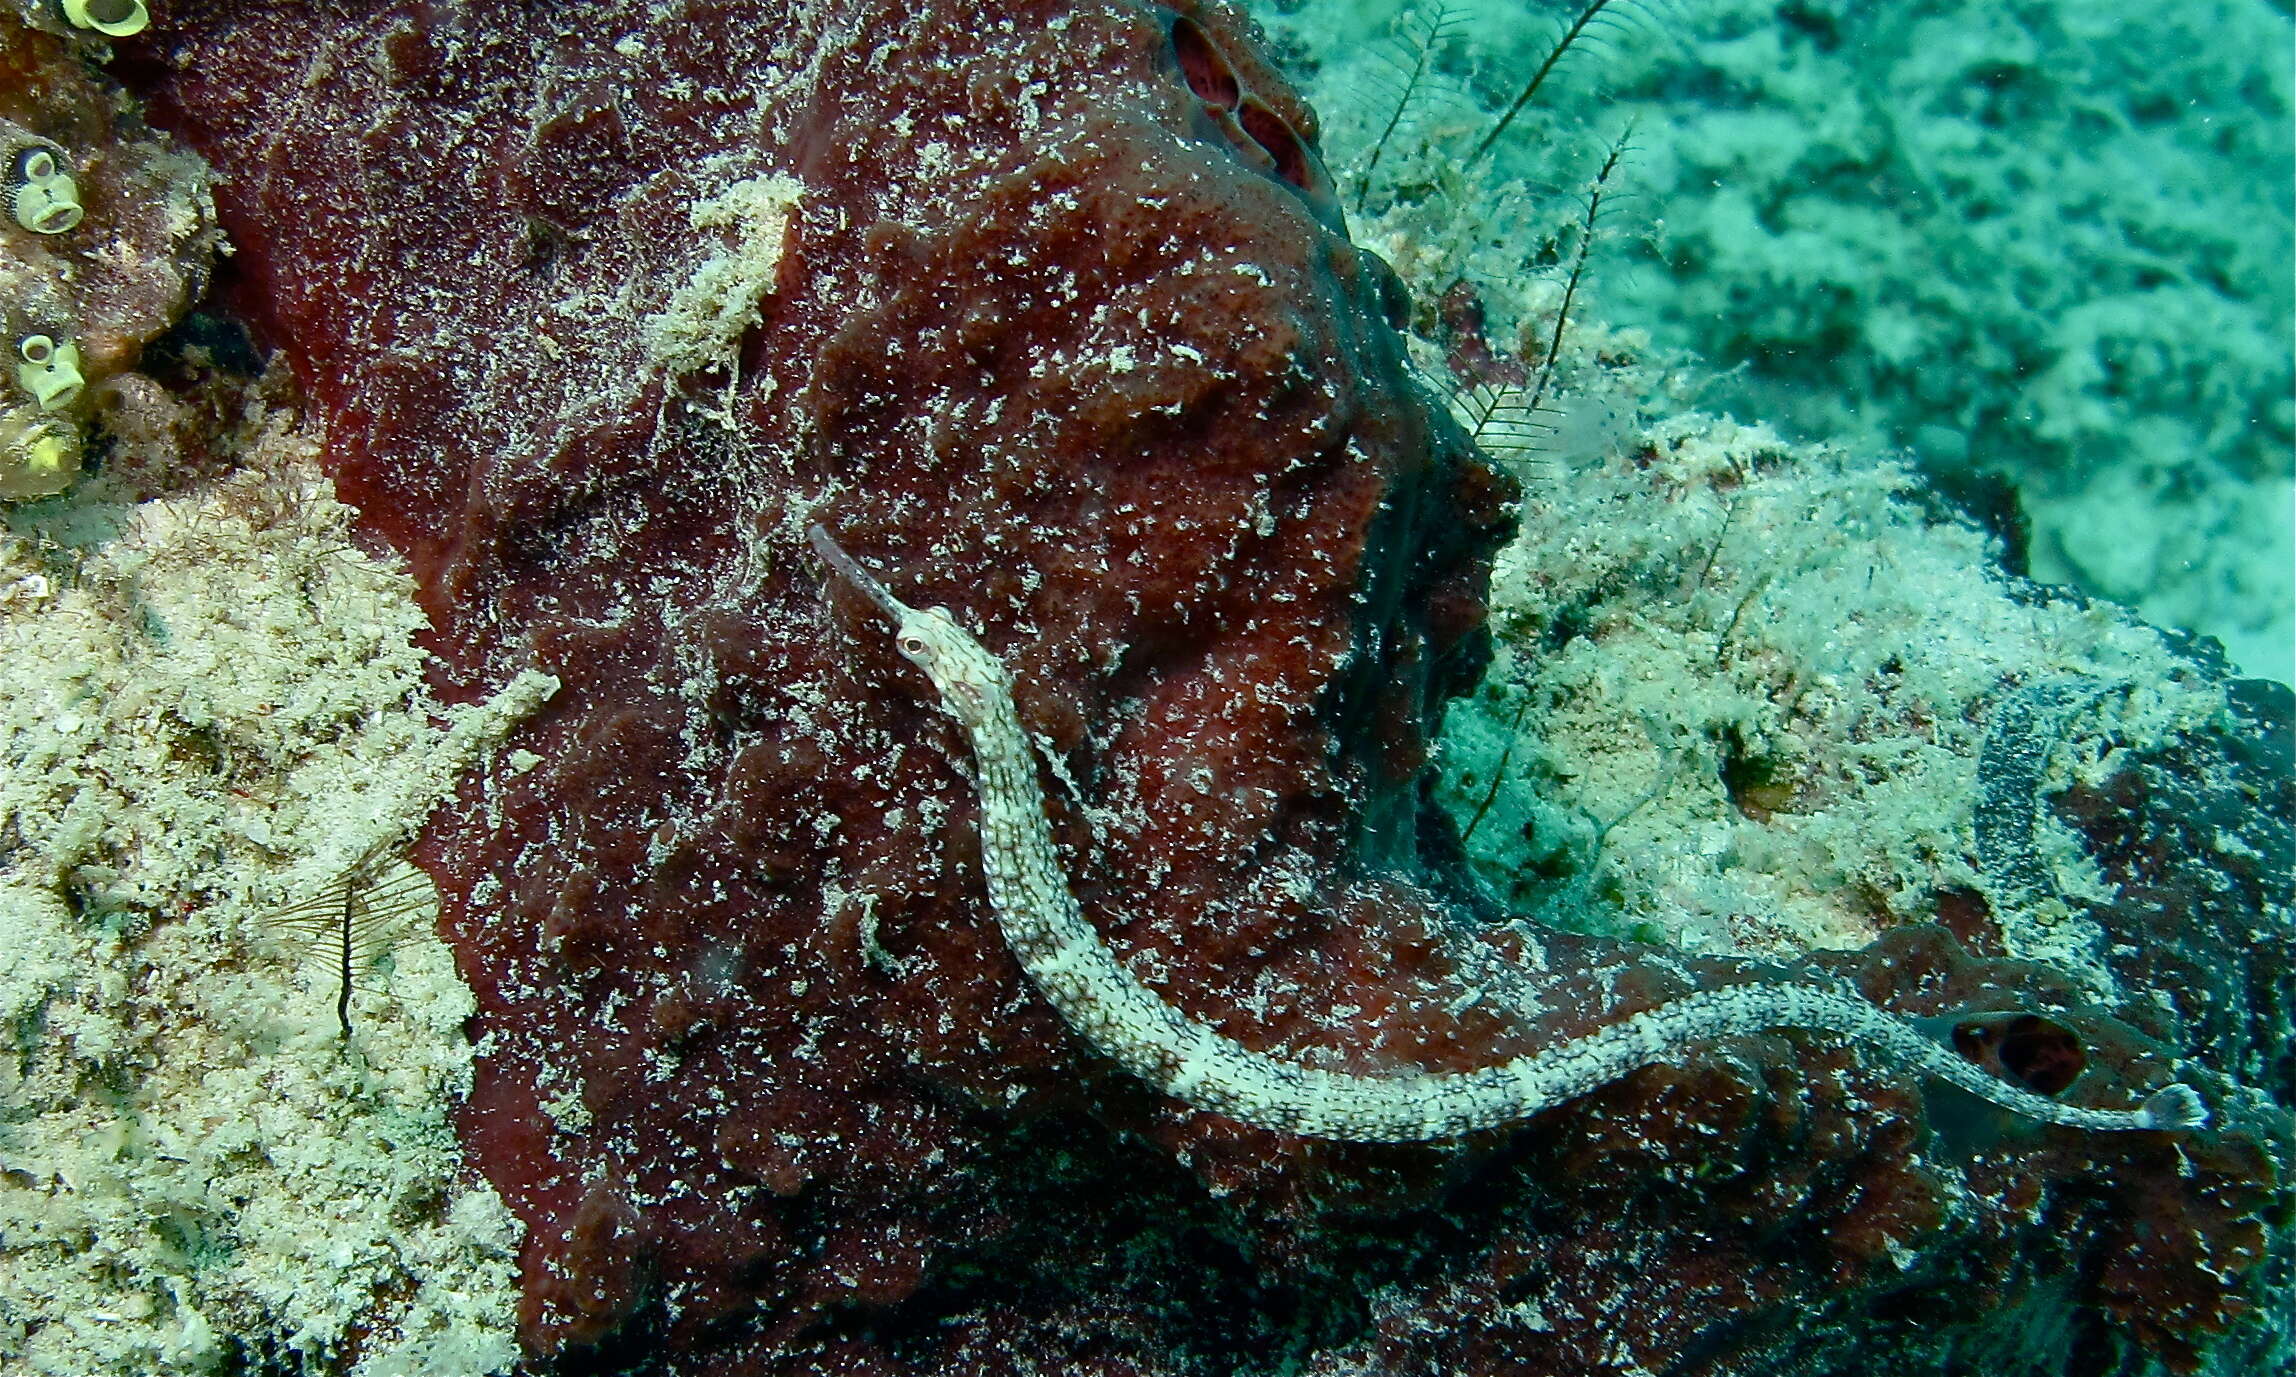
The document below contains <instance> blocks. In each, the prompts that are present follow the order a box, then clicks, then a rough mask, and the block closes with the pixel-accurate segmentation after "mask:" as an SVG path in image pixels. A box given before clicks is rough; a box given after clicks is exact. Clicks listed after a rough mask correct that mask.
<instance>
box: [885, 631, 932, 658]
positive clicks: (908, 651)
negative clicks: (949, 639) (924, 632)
mask: <svg viewBox="0 0 2296 1377" xmlns="http://www.w3.org/2000/svg"><path fill="white" fill-rule="evenodd" d="M894 644H895V645H897V646H899V647H900V649H901V653H902V654H903V655H906V656H908V657H909V658H910V659H912V660H922V659H924V658H925V657H926V656H927V655H929V654H931V653H932V650H933V647H932V645H931V643H930V642H928V641H926V639H925V638H924V637H922V636H920V635H918V634H917V633H916V632H914V631H910V632H904V633H903V634H902V635H901V637H900V638H899V639H898V640H896V641H894Z"/></svg>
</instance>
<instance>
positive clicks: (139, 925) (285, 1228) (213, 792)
mask: <svg viewBox="0 0 2296 1377" xmlns="http://www.w3.org/2000/svg"><path fill="white" fill-rule="evenodd" d="M247 438H248V443H247V445H246V452H245V454H244V459H245V467H243V468H241V469H239V470H236V471H233V472H231V473H229V474H227V475H226V476H224V477H222V478H219V479H215V480H212V481H208V482H205V483H203V484H201V485H200V486H198V487H196V488H194V489H192V490H190V491H189V492H186V493H184V494H182V495H180V496H176V497H172V498H168V499H159V500H152V501H146V502H142V503H138V504H119V503H105V502H102V501H100V500H87V499H85V498H83V499H81V500H78V501H74V500H72V499H58V500H56V501H53V502H50V503H45V504H40V505H38V506H34V507H29V508H20V509H17V510H16V511H14V512H12V513H10V514H9V524H8V527H7V529H6V531H5V533H4V534H0V644H4V647H5V651H4V653H5V659H4V664H5V667H6V675H7V685H6V692H5V696H4V698H0V740H4V741H5V744H6V773H5V776H4V777H0V805H4V807H0V829H4V830H0V1020H5V1023H4V1027H5V1031H6V1035H7V1037H8V1038H9V1045H8V1047H7V1048H6V1056H5V1058H4V1059H0V1367H4V1368H5V1369H6V1370H8V1371H10V1372H27V1373H56V1374H73V1375H74V1377H93V1374H104V1373H120V1374H155V1373H178V1372H182V1373H193V1372H211V1371H230V1370H242V1369H243V1368H245V1367H248V1366H255V1367H261V1368H263V1369H264V1370H276V1371H314V1372H337V1371H340V1372H355V1373H360V1374H369V1375H370V1377H382V1375H383V1374H399V1373H403V1374H418V1373H419V1374H476V1373H483V1372H488V1371H495V1370H499V1369H502V1368H504V1367H507V1365H508V1364H509V1363H510V1362H511V1361H512V1360H513V1359H514V1358H515V1356H516V1349H515V1346H514V1340H513V1338H512V1333H513V1320H514V1316H513V1309H514V1305H515V1291H514V1287H513V1276H512V1267H511V1254H512V1251H513V1250H514V1248H515V1246H516V1243H517V1241H518V1232H517V1225H516V1224H515V1222H514V1221H513V1220H512V1218H511V1217H510V1215H509V1213H508V1212H507V1211H506V1210H505V1209H504V1207H503V1205H502V1203H501V1202H500V1200H499V1199H497V1198H496V1196H495V1195H494V1194H493V1192H492V1190H491V1189H489V1188H488V1187H487V1186H486V1185H485V1184H484V1183H483V1182H481V1181H479V1180H478V1179H477V1178H476V1177H475V1176H474V1175H473V1174H472V1173H470V1172H469V1171H468V1170H467V1169H466V1168H465V1167H464V1166H463V1165H462V1161H461V1157H460V1154H459V1151H458V1148H457V1145H456V1142H455V1138H454V1134H453V1130H452V1127H451V1125H450V1124H449V1121H448V1113H449V1110H450V1108H451V1105H452V1103H453V1101H454V1100H455V1099H456V1098H457V1097H458V1096H459V1095H461V1094H463V1093H464V1092H465V1091H467V1089H468V1086H469V1083H470V1076H471V1059H472V1048H471V1046H470V1044H469V1043H468V1042H467V1041H466V1039H465V1038H464V1036H463V1032H462V1027H463V1022H464V1020H465V1019H466V1018H468V1017H469V1016H470V1014H471V1013H472V1012H473V1009H474V1004H473V1000H472V997H471V995H470V992H469V991H468V990H467V989H466V988H465V987H464V986H463V985H462V984H461V982H460V981H459V980H458V979H457V977H456V975H455V971H454V968H453V963H452V960H451V958H450V955H449V953H448V951H447V949H446V948H445V947H444V946H443V945H442V944H441V943H440V942H439V941H438V940H437V938H436V937H435V936H434V935H432V933H431V930H430V924H429V922H428V921H427V920H428V917H429V915H428V914H427V913H416V914H414V915H411V917H410V921H409V922H408V923H407V924H406V926H405V931H404V934H403V938H402V940H399V941H397V942H395V943H394V944H393V945H392V946H391V947H390V949H389V952H388V954H387V956H385V957H384V958H383V959H382V960H381V961H380V962H378V963H377V964H376V965H375V966H374V967H373V968H371V969H368V970H365V971H363V972H362V973H361V975H360V978H359V986H360V988H359V990H358V992H357V995H356V997H355V1000H354V1003H353V1006H352V1018H353V1024H354V1031H353V1033H352V1036H351V1037H350V1038H349V1040H348V1041H347V1042H346V1041H345V1040H344V1039H343V1037H342V1036H341V1033H340V1030H339V1028H338V1025H337V1022H336V1013H335V998H336V993H337V989H336V982H335V972H334V971H333V970H332V969H330V968H329V967H327V966H326V965H325V963H324V962H322V961H319V960H314V959H311V958H312V956H313V953H311V952H310V951H309V950H307V949H306V948H304V947H303V946H302V945H301V944H300V942H299V939H297V938H296V937H295V936H294V935H293V934H286V933H282V932H280V931H278V930H276V928H275V926H274V925H272V924H269V923H267V922H266V915H268V914H271V913H273V912H275V911H276V910H278V909H280V908H282V907H285V906H287V905H291V904H294V903H297V902H299V901H303V900H308V899H309V898H310V897H312V896H313V895H317V894H322V893H324V892H325V891H326V890H327V887H328V886H329V885H330V884H332V883H333V882H334V881H335V880H336V879H337V877H339V876H340V875H341V874H342V873H343V871H344V870H345V869H346V868H347V867H348V866H350V865H351V864H353V863H354V862H355V861H356V860H357V859H358V858H360V857H361V856H363V855H366V854H368V853H370V852H373V851H376V850H377V849H382V850H385V851H387V849H388V848H390V847H392V846H395V845H397V844H398V843H399V842H400V841H401V840H402V839H403V838H405V837H407V836H409V835H411V833H412V831H413V829H414V828H415V827H417V826H418V825H419V824H420V822H421V819H422V817H423V816H424V814H425V813H426V812H427V811H428V810H429V808H430V806H431V805H432V804H433V803H434V802H435V801H436V800H437V799H438V798H439V797H440V796H441V794H442V793H443V792H445V791H446V790H447V789H450V788H451V787H452V785H453V782H454V781H455V779H456V778H457V777H459V776H460V774H461V773H462V772H463V771H464V770H466V769H467V768H468V767H469V765H470V764H471V763H472V761H473V760H474V759H475V758H476V757H477V755H478V754H479V753H480V752H481V751H483V750H484V749H486V748H487V747H488V746H489V745H491V743H492V742H493V741H494V740H497V739H499V737H500V735H501V734H502V732H503V731H505V730H507V728H508V726H509V725H510V724H511V723H513V722H514V721H515V720H516V719H517V717H518V716H520V715H522V714H523V713H524V712H526V711H529V710H531V708H532V707H533V706H534V705H535V704H536V703H538V702H539V701H540V700H541V698H542V697H544V696H546V694H547V692H548V690H549V689H550V687H551V685H550V683H549V681H547V680H545V679H541V678H540V676H528V677H526V678H524V679H522V680H520V681H519V682H517V683H515V684H514V685H512V686H511V689H510V690H509V691H506V693H505V694H504V695H502V696H501V697H500V698H498V699H497V700H496V701H495V702H493V703H490V704H486V705H482V706H480V707H477V708H474V709H469V710H464V711H461V712H458V713H451V714H449V713H443V712H441V711H440V710H439V709H438V708H437V707H436V705H435V704H432V703H430V702H429V701H428V700H427V699H426V697H425V695H424V692H423V688H422V679H421V666H422V655H421V652H419V651H418V650H417V649H416V648H415V647H414V646H413V644H412V642H411V638H412V637H413V636H414V634H415V633H416V632H417V631H418V630H420V629H421V628H422V625H423V621H422V616H421V613H420V612H418V611H417V610H416V609H415V608H414V606H413V604H412V602H411V600H410V597H409V592H410V584H409V581H408V580H407V578H406V577H405V575H404V574H403V573H401V572H399V571H398V570H397V569H395V568H393V567H391V566H389V565H386V564H384V563H380V562H378V561H376V560H373V559H371V558H369V557H368V556H366V555H364V554H362V553H360V552H359V551H358V550H356V549H355V548H353V546H352V544H351V542H350V540H349V537H348V534H347V530H348V521H349V517H350V512H349V510H348V509H347V508H345V507H343V506H341V505H339V504H337V503H336V502H335V501H334V500H333V499H332V497H331V495H330V492H329V489H328V486H327V485H326V484H325V483H324V482H323V481H322V480H320V479H319V478H318V477H317V475H316V471H315V469H314V468H313V467H312V464H311V457H312V449H313V446H312V445H311V443H310V442H309V441H308V439H306V438H304V437H302V436H300V435H298V433H297V432H295V431H294V430H293V429H292V428H291V427H290V426H289V425H288V424H287V423H285V422H284V421H283V420H281V419H279V418H276V417H275V418H273V419H272V420H270V421H269V422H267V423H266V422H263V421H262V420H260V419H258V420H257V421H256V422H255V423H253V424H251V425H250V427H249V431H248V437H247ZM439 720H444V721H445V722H446V723H447V724H448V725H447V727H446V729H445V730H443V731H442V730H441V728H440V726H439V725H438V721H439Z"/></svg>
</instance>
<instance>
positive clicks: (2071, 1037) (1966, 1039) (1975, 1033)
mask: <svg viewBox="0 0 2296 1377" xmlns="http://www.w3.org/2000/svg"><path fill="white" fill-rule="evenodd" d="M1953 1050H1955V1051H1957V1052H1959V1053H1960V1054H1961V1055H1962V1056H1964V1057H1967V1058H1968V1059H1969V1060H1971V1061H1973V1062H1976V1063H1977V1064H1978V1065H1980V1066H1986V1067H1992V1068H1995V1069H1997V1070H1999V1071H2001V1072H2003V1073H2004V1074H2006V1075H2008V1076H2009V1077H2010V1078H2011V1079H2013V1080H2015V1081H2017V1082H2018V1083H2019V1084H2020V1085H2023V1086H2024V1087H2025V1088H2026V1089H2028V1090H2031V1091H2032V1092H2033V1093H2034V1094H2036V1095H2055V1094H2057V1093H2059V1092H2060V1091H2062V1090H2064V1089H2065V1088H2066V1087H2067V1086H2069V1085H2071V1084H2072V1083H2073V1082H2074V1081H2076V1080H2078V1079H2080V1076H2081V1072H2082V1071H2084V1070H2086V1069H2087V1067H2088V1064H2089V1054H2088V1053H2087V1052H2085V1051H2083V1050H2082V1049H2081V1039H2080V1037H2079V1036H2078V1035H2077V1034H2075V1033H2074V1032H2073V1030H2072V1029H2070V1028H2067V1027H2065V1026H2064V1025H2063V1024H2061V1023H2051V1022H2050V1021H2049V1020H2048V1019H2045V1018H2042V1017H2041V1016H2040V1015H2038V1014H2020V1015H2018V1016H2017V1017H2015V1018H2012V1019H2010V1020H2009V1021H2008V1022H2006V1023H1963V1024H1959V1025H1957V1026H1956V1027H1955V1028H1954V1030H1953Z"/></svg>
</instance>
